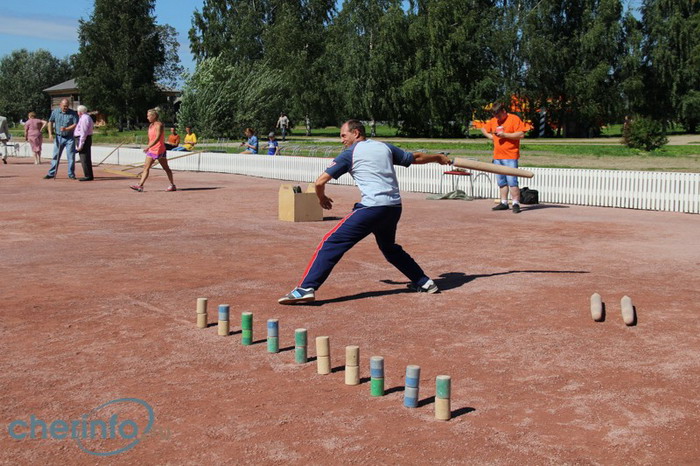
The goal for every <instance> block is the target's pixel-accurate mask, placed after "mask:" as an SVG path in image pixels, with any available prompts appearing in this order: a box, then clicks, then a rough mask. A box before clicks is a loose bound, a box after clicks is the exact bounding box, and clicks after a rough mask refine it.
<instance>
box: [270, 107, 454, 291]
mask: <svg viewBox="0 0 700 466" xmlns="http://www.w3.org/2000/svg"><path fill="white" fill-rule="evenodd" d="M340 140H341V142H342V144H343V145H344V146H345V147H346V149H345V150H344V151H343V152H341V153H340V155H339V156H338V157H336V158H335V159H334V160H333V162H332V163H331V164H330V166H329V167H328V168H326V170H325V171H324V172H323V173H322V174H321V175H320V176H319V177H318V179H317V180H316V183H315V187H316V196H318V199H319V203H320V204H321V207H323V208H324V209H331V208H332V207H333V199H331V198H330V197H328V196H326V192H325V186H326V183H328V182H329V181H331V180H332V179H338V178H339V177H340V176H341V175H343V174H344V173H350V175H351V176H352V177H353V178H354V180H355V184H356V185H357V187H358V188H359V189H360V192H361V194H362V199H361V200H360V202H359V203H357V204H355V206H354V208H353V210H352V212H351V213H350V214H349V215H347V216H346V217H345V218H344V219H342V220H341V221H340V223H339V224H338V225H336V226H335V228H333V229H332V230H331V231H330V232H329V233H328V234H326V236H325V237H324V238H323V239H322V240H321V244H319V245H318V247H317V248H316V252H315V253H314V255H313V256H312V258H311V261H310V262H309V264H308V266H307V267H306V272H304V276H303V277H302V278H301V280H300V281H299V284H298V285H297V287H296V288H294V289H293V290H292V291H291V292H289V294H287V295H285V296H283V297H281V298H280V299H279V300H278V301H277V302H278V303H280V304H296V303H309V302H312V301H314V300H315V299H316V294H315V292H316V291H317V290H318V288H319V287H320V286H321V285H322V284H323V283H324V282H325V281H326V279H327V278H328V276H329V275H330V273H331V271H332V270H333V267H335V265H336V264H337V263H338V261H339V260H340V259H341V258H342V257H343V255H344V254H345V253H346V252H347V251H349V250H350V249H351V248H352V247H353V246H355V244H357V243H358V242H360V241H361V240H362V239H364V238H365V237H366V236H368V235H369V234H370V233H371V234H373V235H374V237H375V240H376V241H377V246H379V250H380V251H381V252H382V254H384V258H385V259H386V260H387V261H388V262H389V263H390V264H391V265H393V266H394V267H396V268H397V269H398V270H399V271H401V273H403V274H404V275H405V276H406V277H408V279H409V280H410V281H411V283H410V285H409V287H410V288H411V289H412V290H414V291H418V292H424V293H436V292H438V291H439V290H438V287H437V285H436V284H435V282H433V280H431V279H430V277H428V276H427V275H426V274H425V272H423V269H421V268H420V266H419V265H418V264H417V263H416V261H415V260H414V259H413V258H412V257H411V256H410V255H409V254H408V253H407V252H406V251H404V250H403V248H402V247H401V246H400V245H398V244H396V228H397V226H398V223H399V219H400V218H401V211H402V207H401V194H400V192H399V183H398V179H397V178H396V171H395V170H394V165H401V166H404V167H408V166H410V165H413V164H416V165H418V164H425V163H430V162H436V163H439V164H441V165H449V164H450V159H448V158H447V156H445V155H444V154H426V153H422V152H414V153H411V152H405V151H403V150H401V149H399V148H398V147H395V146H392V145H391V144H386V143H383V142H379V141H374V140H372V139H367V138H366V135H365V127H364V125H363V124H362V123H361V122H360V121H358V120H348V121H346V122H345V123H344V124H343V126H342V127H341V128H340Z"/></svg>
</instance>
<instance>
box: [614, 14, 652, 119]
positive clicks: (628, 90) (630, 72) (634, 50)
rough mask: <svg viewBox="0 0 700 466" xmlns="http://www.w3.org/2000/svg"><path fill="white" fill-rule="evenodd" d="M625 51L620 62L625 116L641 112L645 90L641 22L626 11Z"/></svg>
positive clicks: (644, 100)
mask: <svg viewBox="0 0 700 466" xmlns="http://www.w3.org/2000/svg"><path fill="white" fill-rule="evenodd" d="M622 25H623V30H624V41H623V43H624V47H625V52H624V53H623V55H622V60H621V62H620V65H621V67H620V87H621V92H622V96H623V108H622V110H623V112H624V114H625V116H630V115H634V114H641V113H642V112H643V111H644V110H645V108H646V102H647V99H646V95H647V93H646V90H645V87H644V52H643V50H642V45H643V40H644V35H643V32H642V23H641V22H640V21H639V20H638V19H637V18H635V17H634V15H633V14H632V13H631V12H627V14H626V15H625V17H624V19H623V21H622Z"/></svg>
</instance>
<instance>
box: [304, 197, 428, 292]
mask: <svg viewBox="0 0 700 466" xmlns="http://www.w3.org/2000/svg"><path fill="white" fill-rule="evenodd" d="M400 218H401V206H400V205H397V206H379V207H365V206H363V205H362V204H355V207H354V209H353V211H352V212H351V213H350V214H349V215H348V216H347V217H345V218H344V219H342V220H341V221H340V223H338V224H337V225H336V226H335V227H334V228H333V229H332V230H331V231H329V232H328V233H326V236H324V237H323V239H322V240H321V243H320V244H319V245H318V247H317V248H316V252H315V253H314V255H313V257H311V261H310V262H309V265H308V266H307V267H306V271H305V272H304V276H303V277H302V279H301V281H300V282H299V285H298V286H300V287H302V288H313V289H315V290H317V289H318V288H319V287H320V286H321V285H323V282H325V281H326V279H327V278H328V276H329V275H330V274H331V271H332V270H333V267H335V265H336V264H337V263H338V261H340V259H341V258H342V257H343V255H344V254H345V253H346V252H347V251H349V250H350V249H351V248H352V247H353V246H355V245H356V244H357V243H359V242H360V241H361V240H362V239H364V238H365V237H366V236H367V235H369V234H370V233H372V234H374V237H375V239H376V240H377V246H379V249H380V250H381V251H382V254H384V257H385V258H386V260H387V261H389V263H390V264H391V265H393V266H394V267H396V268H397V269H399V270H400V271H401V273H403V274H404V275H406V277H408V279H409V280H411V282H413V283H414V284H415V285H417V286H422V285H423V284H425V282H427V281H428V277H427V276H426V275H425V273H424V272H423V269H421V268H420V266H419V265H418V264H417V263H416V261H415V260H413V258H412V257H411V256H410V255H409V254H408V253H407V252H406V251H404V250H403V248H402V247H401V246H399V245H398V244H396V227H397V225H398V223H399V219H400Z"/></svg>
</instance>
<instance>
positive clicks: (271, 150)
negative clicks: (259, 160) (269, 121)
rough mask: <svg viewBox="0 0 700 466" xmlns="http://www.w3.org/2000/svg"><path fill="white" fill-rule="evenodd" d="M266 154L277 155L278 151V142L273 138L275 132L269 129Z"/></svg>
mask: <svg viewBox="0 0 700 466" xmlns="http://www.w3.org/2000/svg"><path fill="white" fill-rule="evenodd" d="M267 139H268V141H267V155H277V154H279V152H280V143H279V141H277V139H275V132H274V131H271V132H270V134H268V135H267Z"/></svg>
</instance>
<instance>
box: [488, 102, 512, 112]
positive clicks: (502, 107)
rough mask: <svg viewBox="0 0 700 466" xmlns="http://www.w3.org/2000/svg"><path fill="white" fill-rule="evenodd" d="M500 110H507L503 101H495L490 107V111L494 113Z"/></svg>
mask: <svg viewBox="0 0 700 466" xmlns="http://www.w3.org/2000/svg"><path fill="white" fill-rule="evenodd" d="M501 110H505V111H506V112H507V111H508V109H507V108H506V104H504V103H503V102H495V103H494V104H493V106H492V107H491V113H494V114H495V113H498V112H500V111H501Z"/></svg>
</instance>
